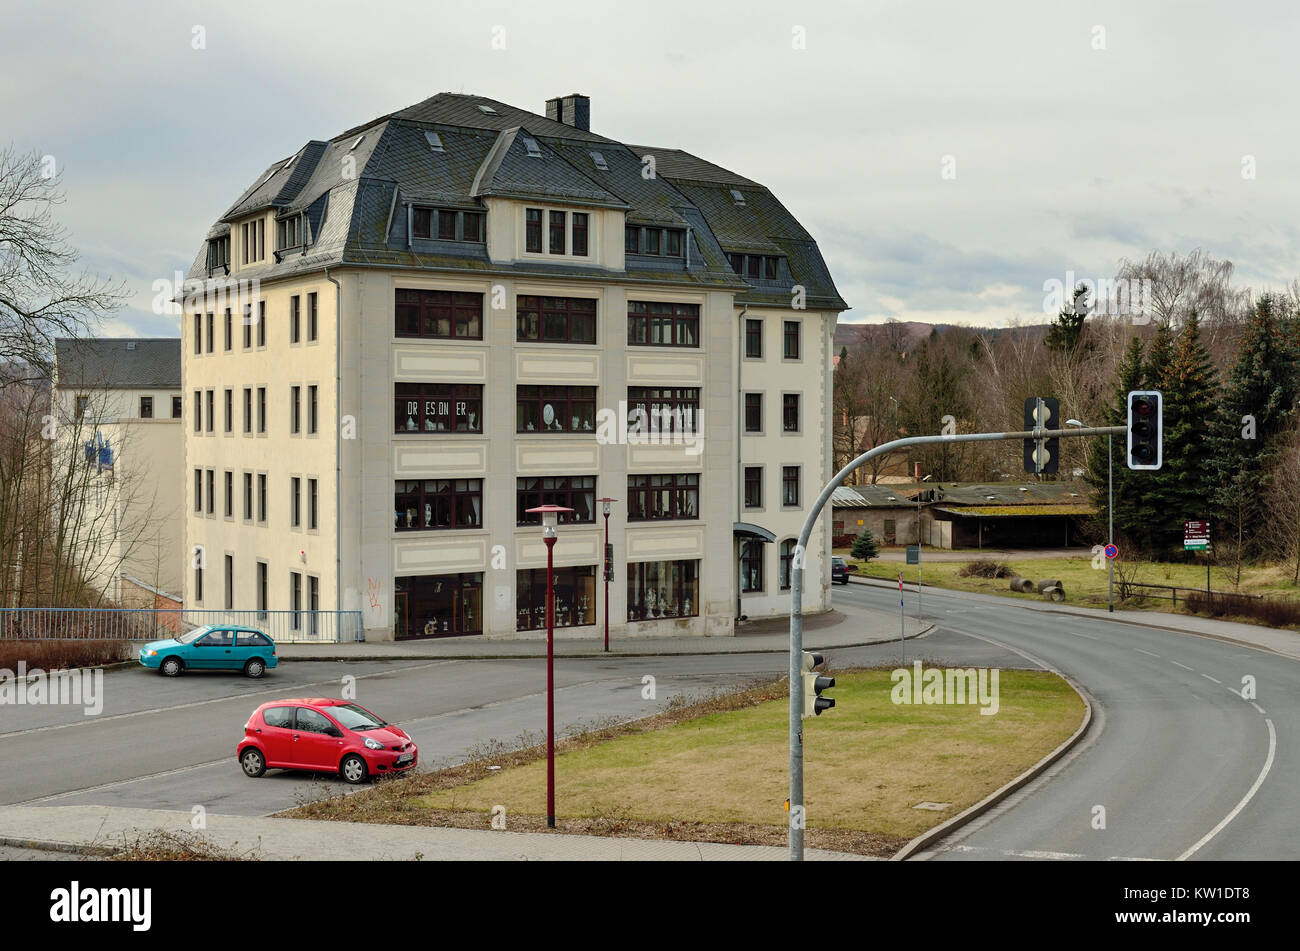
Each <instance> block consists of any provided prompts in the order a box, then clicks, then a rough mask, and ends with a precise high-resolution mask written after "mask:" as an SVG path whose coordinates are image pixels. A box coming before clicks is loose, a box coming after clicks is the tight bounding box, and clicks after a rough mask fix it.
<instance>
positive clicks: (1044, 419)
mask: <svg viewBox="0 0 1300 951" xmlns="http://www.w3.org/2000/svg"><path fill="white" fill-rule="evenodd" d="M1060 428H1061V406H1060V403H1059V402H1058V401H1057V400H1056V399H1054V398H1053V397H1050V396H1048V397H1042V396H1031V397H1029V399H1027V400H1025V429H1026V430H1032V429H1060ZM1060 467H1061V440H1059V439H1026V440H1025V471H1026V472H1032V473H1034V474H1035V475H1040V474H1043V473H1047V472H1055V471H1056V470H1057V469H1059V468H1060Z"/></svg>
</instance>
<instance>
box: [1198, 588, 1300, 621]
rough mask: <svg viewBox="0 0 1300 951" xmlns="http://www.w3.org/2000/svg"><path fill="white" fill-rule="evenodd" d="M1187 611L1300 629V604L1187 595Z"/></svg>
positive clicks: (1218, 595) (1272, 599) (1223, 596)
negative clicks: (1249, 619) (1230, 616)
mask: <svg viewBox="0 0 1300 951" xmlns="http://www.w3.org/2000/svg"><path fill="white" fill-rule="evenodd" d="M1184 602H1185V603H1186V605H1187V607H1188V608H1190V609H1191V610H1192V611H1194V612H1196V613H1197V614H1206V615H1209V616H1210V617H1224V616H1225V615H1232V616H1234V617H1247V618H1251V619H1252V620H1255V621H1260V622H1262V623H1264V624H1267V625H1268V626H1269V627H1297V626H1300V602H1296V601H1282V600H1278V599H1274V598H1248V597H1246V596H1245V595H1241V594H1213V595H1208V594H1206V593H1205V592H1203V591H1191V592H1188V594H1187V597H1186V598H1185V599H1184Z"/></svg>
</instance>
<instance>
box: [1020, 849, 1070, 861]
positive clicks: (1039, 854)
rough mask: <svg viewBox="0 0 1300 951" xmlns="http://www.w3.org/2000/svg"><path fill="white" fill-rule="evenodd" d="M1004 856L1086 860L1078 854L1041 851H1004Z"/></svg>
mask: <svg viewBox="0 0 1300 951" xmlns="http://www.w3.org/2000/svg"><path fill="white" fill-rule="evenodd" d="M1002 854H1003V855H1011V856H1015V857H1017V858H1022V859H1057V860H1067V859H1070V860H1072V859H1082V858H1086V857H1087V856H1084V855H1082V854H1080V853H1078V852H1044V851H1041V850H1039V849H1003V850H1002Z"/></svg>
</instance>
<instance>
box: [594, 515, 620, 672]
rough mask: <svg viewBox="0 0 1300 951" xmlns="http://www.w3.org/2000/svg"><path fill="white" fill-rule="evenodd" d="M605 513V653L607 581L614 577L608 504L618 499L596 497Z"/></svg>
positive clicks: (606, 650)
mask: <svg viewBox="0 0 1300 951" xmlns="http://www.w3.org/2000/svg"><path fill="white" fill-rule="evenodd" d="M597 501H598V502H600V507H601V511H602V512H604V513H605V653H607V654H608V653H609V583H610V581H612V580H613V578H614V553H613V552H612V551H610V548H609V505H610V503H611V502H617V501H618V499H597Z"/></svg>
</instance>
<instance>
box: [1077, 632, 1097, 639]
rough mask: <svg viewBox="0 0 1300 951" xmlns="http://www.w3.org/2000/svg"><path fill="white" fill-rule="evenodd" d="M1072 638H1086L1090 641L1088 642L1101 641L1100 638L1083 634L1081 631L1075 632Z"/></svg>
mask: <svg viewBox="0 0 1300 951" xmlns="http://www.w3.org/2000/svg"><path fill="white" fill-rule="evenodd" d="M1074 636H1075V637H1086V638H1087V639H1088V640H1090V641H1099V640H1101V638H1100V637H1094V636H1093V635H1091V634H1084V633H1083V632H1081V631H1075V632H1074Z"/></svg>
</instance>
